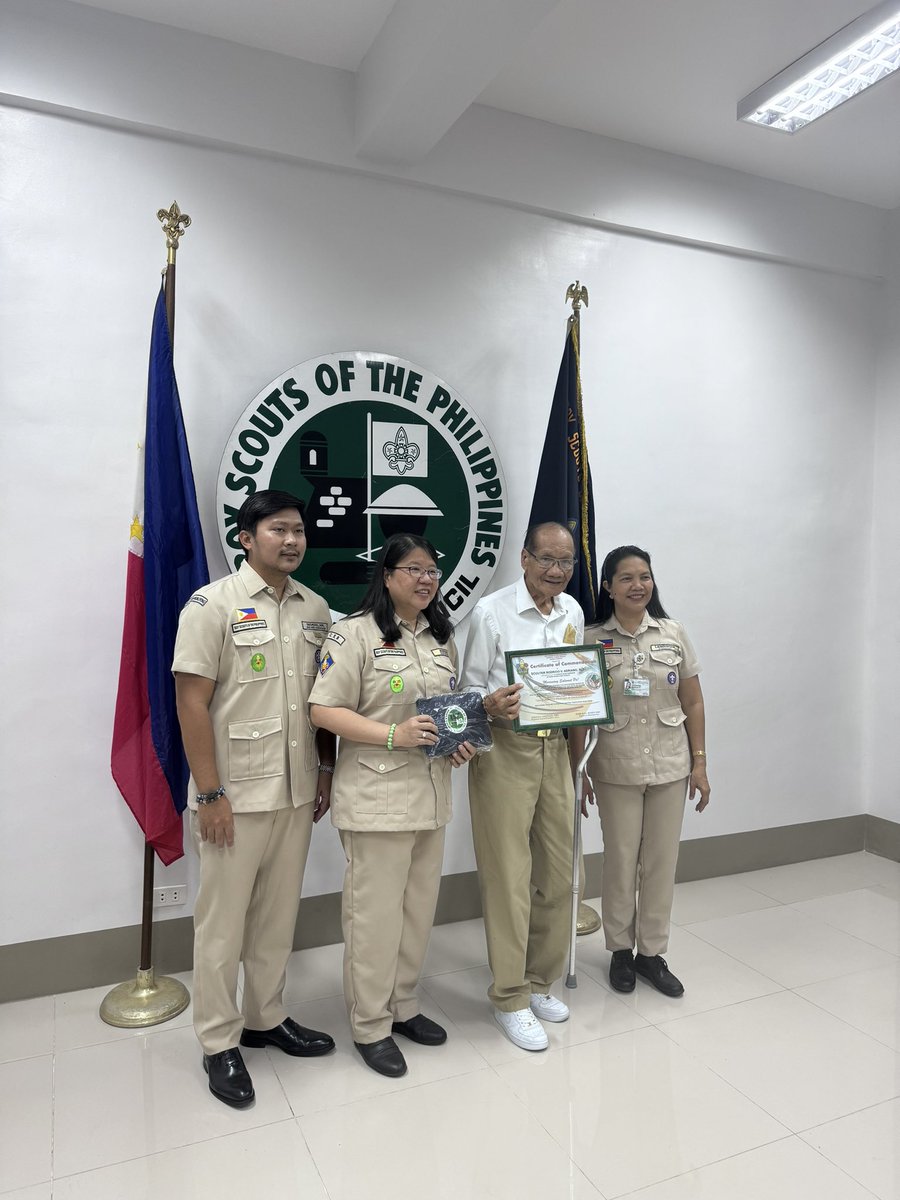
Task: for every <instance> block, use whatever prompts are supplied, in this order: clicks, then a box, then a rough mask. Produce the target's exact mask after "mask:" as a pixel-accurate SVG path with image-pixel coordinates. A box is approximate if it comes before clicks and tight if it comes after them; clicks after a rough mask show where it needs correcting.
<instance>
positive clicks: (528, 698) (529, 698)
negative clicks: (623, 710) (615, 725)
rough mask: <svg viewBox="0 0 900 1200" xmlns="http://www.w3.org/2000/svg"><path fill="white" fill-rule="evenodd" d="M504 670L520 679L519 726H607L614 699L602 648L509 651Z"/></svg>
mask: <svg viewBox="0 0 900 1200" xmlns="http://www.w3.org/2000/svg"><path fill="white" fill-rule="evenodd" d="M506 675H507V678H508V679H509V682H510V683H521V684H522V690H521V692H519V700H520V702H521V708H520V710H519V716H518V717H517V718H516V720H515V721H514V722H513V728H514V729H516V730H521V729H524V730H532V729H564V728H565V727H566V726H567V725H609V724H611V723H612V721H613V711H612V703H611V702H610V698H609V682H608V680H607V675H606V662H605V661H604V658H603V647H602V646H601V645H600V644H599V643H594V644H593V645H590V646H553V647H550V648H546V647H545V648H544V649H543V650H507V651H506Z"/></svg>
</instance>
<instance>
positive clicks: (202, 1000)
mask: <svg viewBox="0 0 900 1200" xmlns="http://www.w3.org/2000/svg"><path fill="white" fill-rule="evenodd" d="M313 808H314V805H312V804H304V805H303V806H302V807H301V808H281V809H278V810H277V811H275V812H260V813H235V816H234V845H233V846H232V847H231V848H230V849H229V848H228V847H223V848H222V849H220V848H219V847H218V846H216V845H215V843H210V842H203V841H201V840H200V827H199V822H198V820H197V814H196V813H192V814H191V833H192V835H193V838H194V844H195V846H196V849H197V853H198V854H199V855H200V891H199V893H198V895H197V905H196V908H195V910H194V1029H195V1030H196V1032H197V1037H198V1038H199V1039H200V1045H201V1046H202V1047H203V1052H204V1053H205V1054H218V1053H219V1052H220V1051H222V1050H230V1049H232V1048H233V1047H235V1046H237V1044H238V1040H239V1039H240V1036H241V1030H242V1029H243V1028H244V1027H245V1026H246V1028H247V1029H274V1027H275V1026H276V1025H280V1024H281V1022H282V1021H283V1020H284V1019H285V1016H286V1015H287V1014H286V1013H285V1010H284V1006H283V1004H282V1002H281V994H282V992H283V991H284V977H285V972H286V970H287V961H288V958H289V957H290V954H291V950H292V948H293V944H294V928H295V926H296V924H297V909H298V906H299V904H300V892H301V889H302V887H303V870H304V867H305V866H306V856H307V853H308V851H309V841H310V837H311V835H312V825H313ZM241 961H243V963H244V995H243V1006H242V1007H243V1015H242V1014H241V1011H240V1010H239V1009H238V1006H237V978H238V964H239V963H240V962H241Z"/></svg>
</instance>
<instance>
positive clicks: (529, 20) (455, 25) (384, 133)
mask: <svg viewBox="0 0 900 1200" xmlns="http://www.w3.org/2000/svg"><path fill="white" fill-rule="evenodd" d="M559 3H560V0H397V3H396V4H395V5H394V7H393V9H392V10H391V13H390V15H389V16H388V19H387V20H386V21H385V23H384V25H383V26H382V28H381V31H380V32H379V34H378V36H377V37H376V39H375V41H374V42H373V43H372V45H371V47H370V48H369V51H368V53H367V54H366V56H365V57H364V58H363V60H362V62H361V64H360V67H359V71H358V72H357V76H356V114H355V116H356V142H357V153H358V154H359V155H360V157H363V158H369V159H374V160H377V161H383V162H392V163H414V162H417V161H418V160H419V159H421V158H423V157H424V156H425V155H426V154H427V153H428V152H429V151H430V150H431V149H432V148H433V147H434V146H436V145H437V143H438V142H439V141H440V139H441V138H442V137H443V136H444V134H445V133H446V132H447V130H448V129H449V128H450V127H451V126H452V125H453V124H454V122H455V121H457V120H458V118H459V117H461V116H462V114H463V113H464V112H465V111H466V109H467V108H468V107H469V106H470V105H471V104H472V103H474V101H475V100H477V99H478V97H479V96H480V95H481V93H482V92H483V91H484V89H485V88H486V87H487V85H488V84H489V83H490V82H491V81H492V80H493V79H494V78H495V76H496V75H497V74H498V72H499V71H500V70H501V68H502V67H504V66H505V65H506V63H507V62H508V60H509V59H510V58H511V57H512V56H513V55H514V54H515V53H516V52H517V51H518V49H519V48H520V46H521V45H522V44H523V43H524V42H525V41H526V40H527V38H528V37H530V35H531V33H532V32H533V30H534V28H535V27H536V26H537V25H538V24H539V23H540V22H541V21H542V20H543V19H544V17H545V16H546V15H547V13H549V12H550V11H551V10H552V9H554V8H556V6H557V5H558V4H559Z"/></svg>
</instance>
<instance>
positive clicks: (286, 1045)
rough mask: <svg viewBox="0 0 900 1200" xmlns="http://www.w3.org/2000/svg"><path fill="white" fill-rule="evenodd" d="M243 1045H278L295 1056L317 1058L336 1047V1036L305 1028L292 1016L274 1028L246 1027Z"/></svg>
mask: <svg viewBox="0 0 900 1200" xmlns="http://www.w3.org/2000/svg"><path fill="white" fill-rule="evenodd" d="M241 1045H242V1046H276V1047H277V1048H278V1049H279V1050H283V1051H284V1052H285V1054H290V1055H291V1056H292V1057H294V1058H317V1057H318V1056H319V1055H320V1054H328V1053H329V1051H331V1050H333V1049H334V1038H333V1037H331V1036H330V1034H327V1033H319V1031H318V1030H317V1029H304V1028H303V1026H302V1025H298V1024H297V1022H296V1021H295V1020H293V1018H291V1017H285V1019H284V1020H283V1021H282V1022H281V1024H280V1025H276V1026H275V1028H274V1029H245V1030H244V1032H243V1033H242V1034H241Z"/></svg>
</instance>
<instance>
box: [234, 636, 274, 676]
mask: <svg viewBox="0 0 900 1200" xmlns="http://www.w3.org/2000/svg"><path fill="white" fill-rule="evenodd" d="M231 639H232V641H233V643H234V656H235V671H236V673H237V679H238V683H257V682H258V681H259V680H261V679H277V678H278V676H279V675H280V674H281V672H280V671H279V669H278V658H277V656H276V653H275V651H276V649H277V646H276V643H275V634H274V633H273V632H272V630H271V629H241V630H233V631H232V634H231Z"/></svg>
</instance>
